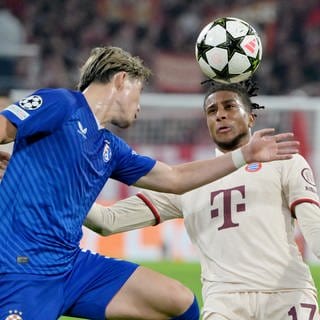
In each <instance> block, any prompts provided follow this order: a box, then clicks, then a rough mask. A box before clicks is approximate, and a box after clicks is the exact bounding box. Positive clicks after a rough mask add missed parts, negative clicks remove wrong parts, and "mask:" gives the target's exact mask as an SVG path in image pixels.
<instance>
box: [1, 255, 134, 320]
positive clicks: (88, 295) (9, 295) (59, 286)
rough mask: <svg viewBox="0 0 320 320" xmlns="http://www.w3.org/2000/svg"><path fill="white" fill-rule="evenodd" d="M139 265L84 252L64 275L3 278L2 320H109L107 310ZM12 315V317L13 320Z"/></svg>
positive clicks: (23, 275) (2, 275) (8, 275)
mask: <svg viewBox="0 0 320 320" xmlns="http://www.w3.org/2000/svg"><path fill="white" fill-rule="evenodd" d="M137 267H138V265H137V264H135V263H131V262H127V261H123V260H117V259H112V258H107V257H104V256H101V255H99V254H94V253H91V252H90V251H85V252H84V251H80V252H79V254H78V256H77V258H76V260H75V263H74V266H73V269H72V270H71V271H70V272H68V273H66V274H62V275H32V274H1V275H0V319H1V320H2V319H17V320H40V319H41V320H43V319H46V320H56V319H58V318H59V317H60V316H61V315H68V316H73V317H80V318H87V319H97V320H104V319H105V309H106V306H107V305H108V303H109V302H110V300H111V299H112V298H113V297H114V295H115V294H116V293H117V292H118V291H119V289H120V288H121V287H122V286H123V284H124V283H125V282H126V281H127V280H128V278H129V277H130V276H131V275H132V273H133V272H134V271H135V270H136V268H137ZM10 315H12V317H10Z"/></svg>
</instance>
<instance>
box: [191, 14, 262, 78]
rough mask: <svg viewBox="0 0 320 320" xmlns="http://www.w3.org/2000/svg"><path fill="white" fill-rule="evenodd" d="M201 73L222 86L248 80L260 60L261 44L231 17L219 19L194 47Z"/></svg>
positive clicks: (251, 31) (244, 24)
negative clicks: (222, 84)
mask: <svg viewBox="0 0 320 320" xmlns="http://www.w3.org/2000/svg"><path fill="white" fill-rule="evenodd" d="M195 54H196V59H197V61H198V63H199V66H200V68H201V70H202V72H203V73H204V74H205V75H206V76H208V77H209V78H210V79H212V80H214V81H217V82H222V83H235V82H240V81H244V80H246V79H248V78H249V77H250V76H251V75H252V74H253V73H254V72H255V71H256V69H257V68H258V66H259V64H260V62H261V59H262V44H261V40H260V37H259V35H258V34H257V32H256V31H255V29H254V28H253V27H252V26H251V25H250V24H248V23H247V22H245V21H243V20H241V19H238V18H232V17H225V18H219V19H217V20H214V21H212V22H210V23H209V24H207V25H206V26H205V27H204V28H203V29H202V31H201V32H200V34H199V36H198V39H197V41H196V46H195Z"/></svg>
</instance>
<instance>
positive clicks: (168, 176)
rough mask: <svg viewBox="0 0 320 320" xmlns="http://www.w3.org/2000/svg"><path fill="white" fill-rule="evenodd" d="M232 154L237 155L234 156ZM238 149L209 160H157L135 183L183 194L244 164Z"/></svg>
mask: <svg viewBox="0 0 320 320" xmlns="http://www.w3.org/2000/svg"><path fill="white" fill-rule="evenodd" d="M234 154H236V155H237V156H236V157H235V156H234ZM245 163H246V162H245V160H244V158H243V155H242V152H241V151H240V149H239V150H236V151H233V152H230V153H227V154H224V155H222V156H219V157H217V158H213V159H209V160H198V161H192V162H188V163H184V164H179V165H174V166H169V165H167V164H165V163H163V162H160V161H158V162H157V164H156V165H155V167H154V169H153V170H152V171H151V172H149V173H148V174H147V175H146V176H144V177H142V178H140V179H139V180H138V181H137V182H136V183H135V185H136V186H137V187H140V188H144V189H151V190H155V191H160V192H167V193H174V194H183V193H185V192H187V191H190V190H192V189H195V188H198V187H200V186H202V185H204V184H208V183H211V182H212V181H214V180H217V179H220V178H222V177H224V176H225V175H227V174H230V173H232V172H233V171H235V170H236V169H238V168H239V167H241V166H243V165H244V164H245Z"/></svg>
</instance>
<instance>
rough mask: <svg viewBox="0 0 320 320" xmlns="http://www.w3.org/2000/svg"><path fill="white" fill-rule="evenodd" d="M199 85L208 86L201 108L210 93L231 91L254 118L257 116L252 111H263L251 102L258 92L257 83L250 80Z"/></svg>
mask: <svg viewBox="0 0 320 320" xmlns="http://www.w3.org/2000/svg"><path fill="white" fill-rule="evenodd" d="M201 84H202V85H206V86H209V88H208V90H207V93H206V95H205V98H204V104H203V107H204V106H205V102H206V100H207V98H208V96H209V95H211V94H212V93H214V92H217V91H233V92H235V93H237V94H238V95H239V97H240V98H241V100H242V102H243V103H244V105H245V106H246V107H247V108H248V111H249V112H251V113H253V115H254V116H255V117H256V116H257V115H256V114H255V113H254V112H253V110H258V109H264V106H260V105H259V104H258V103H256V102H252V101H251V97H255V96H257V92H258V90H259V88H258V86H257V83H256V82H255V81H254V80H253V79H251V78H249V79H248V80H245V81H241V82H237V83H220V82H216V81H214V80H211V79H210V80H205V81H203V82H202V83H201Z"/></svg>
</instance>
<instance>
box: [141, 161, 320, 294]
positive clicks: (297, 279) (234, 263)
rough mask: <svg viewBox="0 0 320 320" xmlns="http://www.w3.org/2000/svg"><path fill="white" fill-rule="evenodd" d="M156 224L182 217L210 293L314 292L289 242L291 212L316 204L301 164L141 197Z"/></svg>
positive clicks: (263, 167)
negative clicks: (157, 220) (299, 206)
mask: <svg viewBox="0 0 320 320" xmlns="http://www.w3.org/2000/svg"><path fill="white" fill-rule="evenodd" d="M142 197H145V198H147V199H148V201H149V206H150V202H151V206H152V207H153V209H152V210H153V211H157V213H158V214H159V216H160V220H161V221H164V220H168V219H173V218H177V217H183V218H184V223H185V226H186V229H187V232H188V235H189V237H190V239H191V241H192V242H193V244H194V245H195V247H196V248H197V250H198V251H199V257H200V263H201V269H202V273H201V277H202V283H203V296H204V299H205V298H206V297H207V296H208V295H210V294H211V293H223V292H243V291H245V292H247V291H265V292H269V291H272V292H274V291H278V290H292V289H294V290H295V289H311V290H312V291H314V293H315V294H316V289H315V286H314V282H313V279H312V276H311V273H310V271H309V267H308V266H307V265H306V264H305V263H304V261H303V259H302V257H301V254H300V252H299V250H298V247H297V245H296V242H295V238H294V218H293V216H294V209H295V206H296V205H297V204H299V203H301V202H310V203H315V204H317V205H318V204H319V199H318V194H317V190H316V186H315V183H314V179H313V174H312V171H311V169H310V166H309V165H308V163H307V162H306V160H305V159H304V158H303V157H302V156H300V155H294V157H293V158H292V159H290V160H283V161H273V162H268V163H253V164H250V165H246V166H244V167H242V168H240V169H238V170H237V171H235V172H233V173H231V174H229V175H228V176H226V177H223V178H222V179H220V180H217V181H215V182H213V183H210V184H208V185H206V186H203V187H200V188H198V189H195V190H193V191H190V192H187V193H185V194H183V195H173V194H165V193H156V192H152V191H143V192H142Z"/></svg>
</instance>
